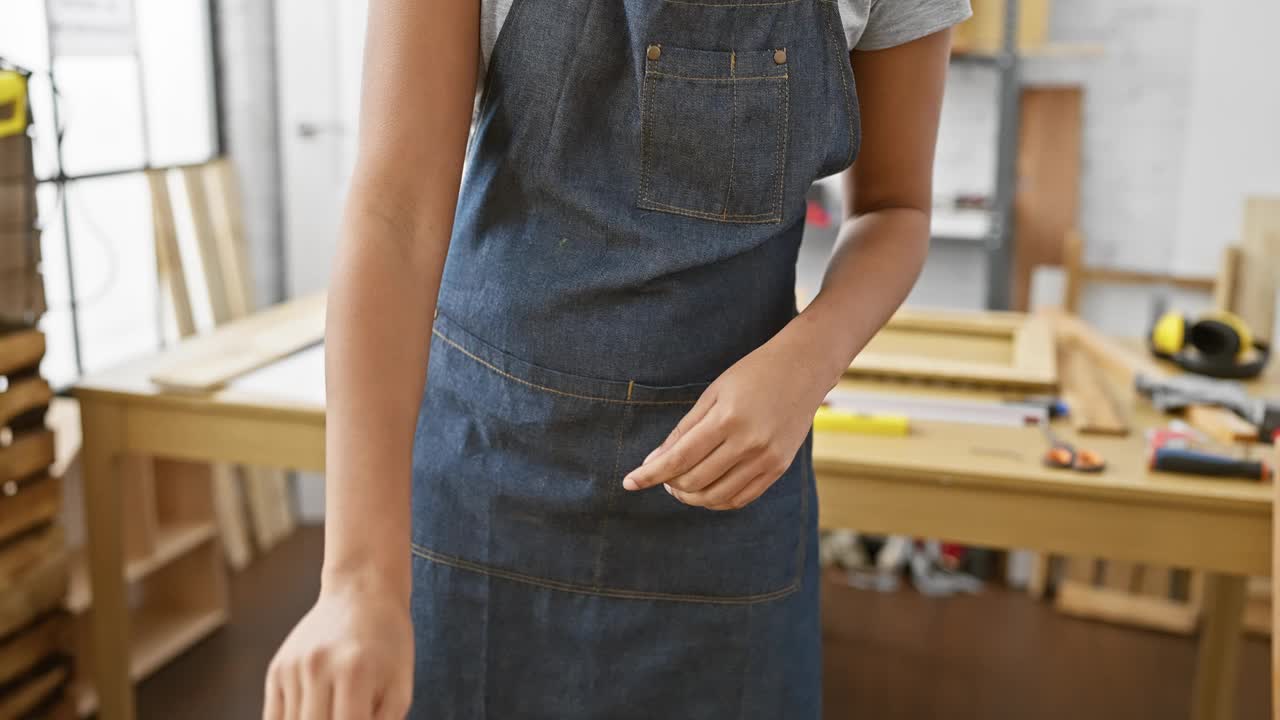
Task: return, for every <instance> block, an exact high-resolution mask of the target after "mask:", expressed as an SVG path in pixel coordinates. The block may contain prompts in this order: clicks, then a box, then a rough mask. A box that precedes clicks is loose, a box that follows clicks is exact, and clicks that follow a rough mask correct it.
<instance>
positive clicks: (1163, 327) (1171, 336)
mask: <svg viewBox="0 0 1280 720" xmlns="http://www.w3.org/2000/svg"><path fill="white" fill-rule="evenodd" d="M1186 342H1187V318H1186V316H1185V315H1183V314H1182V313H1179V312H1167V313H1165V314H1163V315H1161V316H1160V319H1159V320H1156V324H1155V325H1154V326H1152V328H1151V352H1153V353H1155V354H1156V355H1158V356H1160V357H1164V358H1172V357H1173V356H1174V355H1177V354H1178V353H1179V352H1182V348H1183V346H1185V345H1186Z"/></svg>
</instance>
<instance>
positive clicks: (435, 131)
mask: <svg viewBox="0 0 1280 720" xmlns="http://www.w3.org/2000/svg"><path fill="white" fill-rule="evenodd" d="M479 17H480V13H479V9H478V0H447V1H446V0H373V2H371V3H370V7H369V29H368V40H367V45H366V50H365V60H364V62H365V67H364V84H363V92H362V97H361V108H360V136H359V153H358V157H357V159H356V167H355V172H354V175H353V177H352V182H351V193H350V196H349V198H348V200H347V206H346V211H345V214H344V217H343V227H342V239H341V243H340V245H339V248H338V254H337V259H336V261H335V265H334V272H333V278H332V285H331V289H330V291H329V309H328V327H327V337H326V344H325V354H326V368H325V381H326V385H327V399H328V415H327V423H328V426H327V429H326V442H327V453H326V467H327V472H326V478H327V481H328V486H327V494H326V501H327V502H326V506H327V510H326V519H327V522H326V526H325V529H326V534H325V566H324V579H325V581H326V582H330V581H332V580H334V579H335V578H338V577H342V578H349V577H357V576H366V575H370V574H375V575H377V576H378V578H379V579H380V580H386V581H389V582H391V583H393V585H394V586H395V587H396V588H397V590H398V592H399V594H400V595H402V596H403V597H404V598H405V599H406V602H407V598H408V582H409V570H408V558H409V553H408V542H409V464H410V457H411V447H412V442H413V431H414V422H415V420H416V419H417V416H418V405H419V403H420V401H421V399H422V389H423V383H424V379H425V375H426V367H427V352H428V347H429V345H430V335H431V319H432V315H433V314H434V311H435V304H436V294H437V292H438V291H439V287H440V273H441V269H442V268H443V266H444V257H445V252H446V250H447V248H448V244H449V237H450V234H451V231H452V226H453V215H454V210H455V207H456V205H457V199H458V185H459V182H460V178H461V173H462V163H463V155H464V153H465V148H466V139H467V132H468V128H469V126H470V122H471V108H472V99H473V97H474V92H475V81H476V65H477V53H478V52H479V32H480V31H479Z"/></svg>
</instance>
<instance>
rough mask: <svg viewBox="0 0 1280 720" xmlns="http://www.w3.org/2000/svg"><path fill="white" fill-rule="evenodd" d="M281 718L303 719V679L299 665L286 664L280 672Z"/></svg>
mask: <svg viewBox="0 0 1280 720" xmlns="http://www.w3.org/2000/svg"><path fill="white" fill-rule="evenodd" d="M280 696H281V699H282V702H281V710H280V716H281V717H282V718H284V720H300V718H301V717H302V677H301V673H300V670H299V668H298V666H297V663H286V664H285V665H284V666H283V667H282V668H281V672H280Z"/></svg>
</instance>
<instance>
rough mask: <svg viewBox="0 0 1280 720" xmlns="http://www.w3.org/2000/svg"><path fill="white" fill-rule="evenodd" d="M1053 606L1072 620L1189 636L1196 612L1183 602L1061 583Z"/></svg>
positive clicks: (1195, 621)
mask: <svg viewBox="0 0 1280 720" xmlns="http://www.w3.org/2000/svg"><path fill="white" fill-rule="evenodd" d="M1054 605H1055V607H1057V609H1058V610H1059V611H1060V612H1062V613H1064V614H1067V615H1072V616H1075V617H1082V618H1087V619H1091V620H1102V621H1104V622H1111V623H1118V624H1123V625H1136V626H1138V627H1144V628H1149V629H1151V630H1163V631H1165V632H1171V633H1177V634H1179V635H1189V634H1191V633H1192V632H1194V631H1195V629H1196V625H1197V624H1198V622H1199V613H1198V612H1197V611H1196V610H1195V609H1194V608H1192V607H1190V606H1188V605H1187V604H1186V603H1179V602H1174V601H1172V600H1162V599H1159V598H1152V597H1145V596H1142V595H1134V594H1131V593H1129V592H1120V591H1116V590H1110V589H1107V588H1095V587H1088V586H1086V585H1083V584H1080V583H1064V584H1063V585H1062V587H1060V588H1058V596H1057V598H1056V599H1055V601H1054Z"/></svg>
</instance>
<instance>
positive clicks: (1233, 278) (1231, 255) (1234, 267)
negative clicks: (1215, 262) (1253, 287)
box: [1213, 245, 1240, 312]
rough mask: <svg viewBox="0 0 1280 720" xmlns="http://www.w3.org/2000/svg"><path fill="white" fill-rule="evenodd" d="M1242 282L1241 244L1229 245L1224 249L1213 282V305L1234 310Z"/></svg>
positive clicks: (1221, 308)
mask: <svg viewBox="0 0 1280 720" xmlns="http://www.w3.org/2000/svg"><path fill="white" fill-rule="evenodd" d="M1239 284H1240V246H1239V245H1228V246H1227V247H1226V248H1224V249H1223V251H1222V264H1221V265H1220V266H1219V267H1218V278H1217V281H1216V282H1214V284H1213V307H1214V308H1216V309H1218V310H1226V311H1228V312H1234V311H1235V307H1236V302H1237V300H1236V293H1237V292H1238V290H1239Z"/></svg>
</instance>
